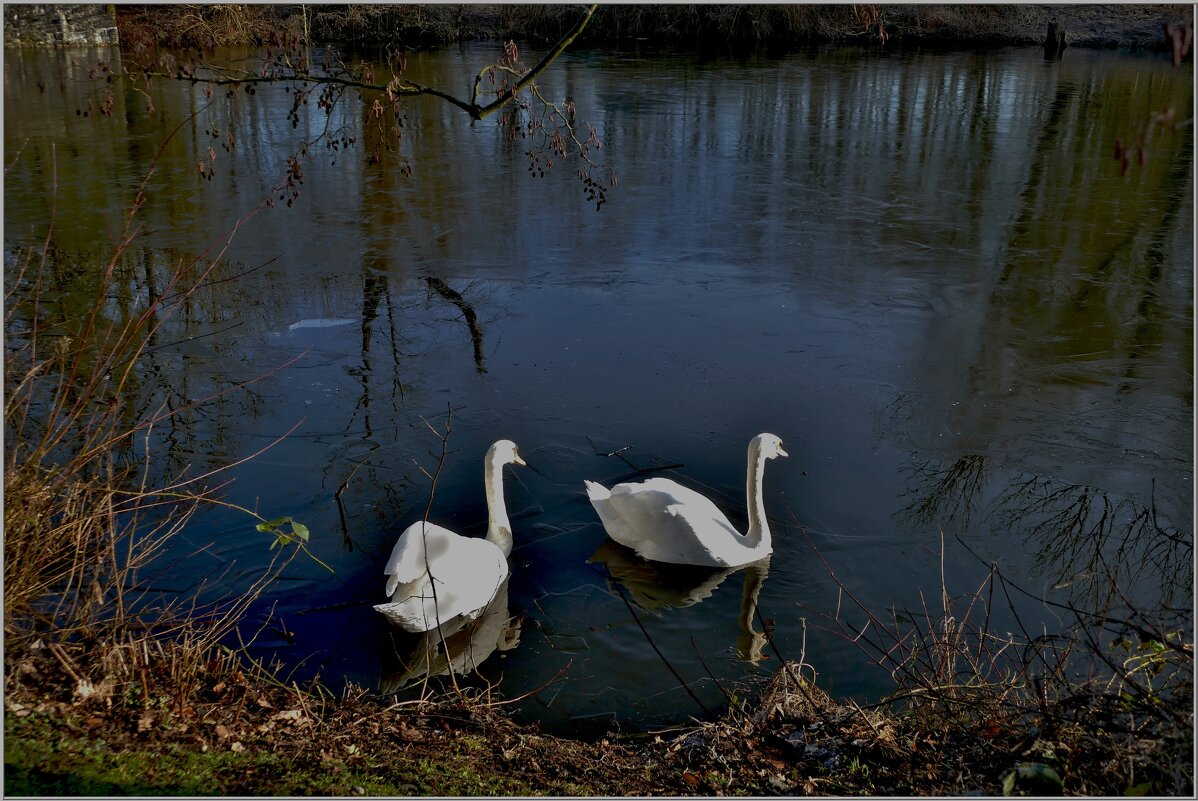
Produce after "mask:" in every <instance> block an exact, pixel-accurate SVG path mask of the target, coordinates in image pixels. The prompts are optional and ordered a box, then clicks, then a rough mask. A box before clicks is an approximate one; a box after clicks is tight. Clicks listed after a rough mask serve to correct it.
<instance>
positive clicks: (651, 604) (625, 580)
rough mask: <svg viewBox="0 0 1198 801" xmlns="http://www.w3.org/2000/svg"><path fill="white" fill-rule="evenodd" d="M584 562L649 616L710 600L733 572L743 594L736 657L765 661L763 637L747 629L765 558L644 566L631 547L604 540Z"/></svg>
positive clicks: (764, 570) (765, 638)
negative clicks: (730, 563) (720, 564)
mask: <svg viewBox="0 0 1198 801" xmlns="http://www.w3.org/2000/svg"><path fill="white" fill-rule="evenodd" d="M587 561H588V562H590V563H592V564H601V565H603V566H604V567H606V568H607V572H608V574H609V579H608V580H609V583H610V582H611V581H613V580H614V581H615V582H618V583H619V585H620V587H622V588H623V589H624V591H625V593H627V596H628V598H629V599H630V600H631V601H632V602H633V603H635V604H636V605H637V606H639V607H641V608H642V609H644V610H645V611H647V612H653V613H657V612H661V611H664V610H666V609H671V608H673V609H683V608H685V607H688V606H694V605H695V604H697V603H699V602H700V601H702V600H704V599H706V598H708V597H710V596H711V594H712V593H713V592H715V590H716V588H717V587H719V586H720V585H721V584H723V583H724V580H725V579H727V578H728V577H729V576H730V575H732V574H733V573H737V572H741V573H744V576H745V585H744V593H743V595H742V596H741V604H740V615H739V616H738V619H737V623H738V624H739V625H738V629H739V631H738V633H737V637H736V651H737V655H738V656H740V658H741V659H744V660H747V661H749V662H760V661H761V660H763V659H765V658H766V656H765V654H763V653H762V652H763V649H764V648H765V645H766V643H768V642H769V637H768V636H767V635H766V634H765V633H764V632H760V631H757V630H756V629H754V628H753V619H754V617H756V615H757V599H758V597H759V596H760V595H761V587H762V585H763V584H765V579H766V576H768V575H769V572H770V557H768V556H767V557H765V558H764V559H760V560H758V561H756V562H752V563H750V564H748V565H744V566H741V567H726V568H712V567H700V566H697V565H673V564H667V563H665V562H650V561H646V560H645V559H642V558H641V557H639V556H637V554H636V552H635V551H633V550H632V549H631V548H628V547H626V546H624V545H620V544H619V543H617V542H615V541H614V540H612V539H610V538H609V539H605V540H604V541H603V543H602V544H601V545H600V546H599V548H598V549H597V550H596V551H595V553H593V554H591V558H590V559H588V560H587Z"/></svg>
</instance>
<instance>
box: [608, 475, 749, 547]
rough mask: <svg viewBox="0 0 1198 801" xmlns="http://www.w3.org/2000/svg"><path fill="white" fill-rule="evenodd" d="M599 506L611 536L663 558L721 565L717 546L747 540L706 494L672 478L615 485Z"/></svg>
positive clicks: (629, 545)
mask: <svg viewBox="0 0 1198 801" xmlns="http://www.w3.org/2000/svg"><path fill="white" fill-rule="evenodd" d="M595 507H596V510H597V511H599V516H600V519H602V520H603V523H604V527H605V528H606V529H607V531H608V533H609V534H610V535H611V537H612V539H614V540H615V541H616V542H619V543H621V544H622V545H627V546H628V547H630V548H633V549H634V550H636V552H637V553H638V554H640V555H641V556H642V557H644V558H646V559H652V560H655V561H659V562H672V563H682V564H700V565H712V566H722V565H723V564H724V562H723V561H721V560H720V559H719V558H718V557H717V556H715V554H714V553H713V546H714V547H718V546H719V545H724V547H725V548H726V545H727V542H728V541H729V538H734V539H733V541H739V540H741V539H743V535H742V534H741V533H740V532H738V531H737V530H736V529H735V528H734V527H733V526H732V524H731V523H729V522H728V519H727V518H726V517H725V516H724V514H723V512H721V511H720V510H719V509H718V508H717V507H716V505H715V504H714V503H712V502H711V501H710V500H709V499H708V498H706V497H704V496H703V495H700V494H699V493H697V492H695V491H694V490H691V489H688V488H686V487H684V486H682V485H681V484H678V483H677V482H674V481H670V480H669V479H664V478H654V479H649V480H647V481H643V482H640V483H638V484H617V485H616V486H615V487H612V490H611V497H610V498H609V499H607V500H606V501H605V502H602V503H598V504H595Z"/></svg>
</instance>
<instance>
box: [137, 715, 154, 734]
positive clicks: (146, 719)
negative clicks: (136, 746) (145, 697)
mask: <svg viewBox="0 0 1198 801" xmlns="http://www.w3.org/2000/svg"><path fill="white" fill-rule="evenodd" d="M153 725H154V716H153V715H152V714H151V713H150V712H148V711H147V712H142V713H141V717H139V718H138V719H137V730H138V731H148V730H149V728H150V727H151V726H153Z"/></svg>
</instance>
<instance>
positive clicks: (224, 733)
mask: <svg viewBox="0 0 1198 801" xmlns="http://www.w3.org/2000/svg"><path fill="white" fill-rule="evenodd" d="M231 734H232V732H230V731H229V727H228V726H226V725H225V724H223V723H218V724H216V736H217V737H219V738H221V739H222V740H226V739H228V738H229V736H230V735H231Z"/></svg>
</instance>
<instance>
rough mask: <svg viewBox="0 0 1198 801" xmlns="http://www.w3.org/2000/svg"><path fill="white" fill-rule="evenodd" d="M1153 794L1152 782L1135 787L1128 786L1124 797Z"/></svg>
mask: <svg viewBox="0 0 1198 801" xmlns="http://www.w3.org/2000/svg"><path fill="white" fill-rule="evenodd" d="M1151 792H1152V782H1143V783H1142V784H1137V785H1135V786H1134V787H1133V786H1132V785H1130V784H1129V785H1128V786H1127V789H1126V790H1124V791H1123V794H1124V795H1148V794H1149V793H1151Z"/></svg>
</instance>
